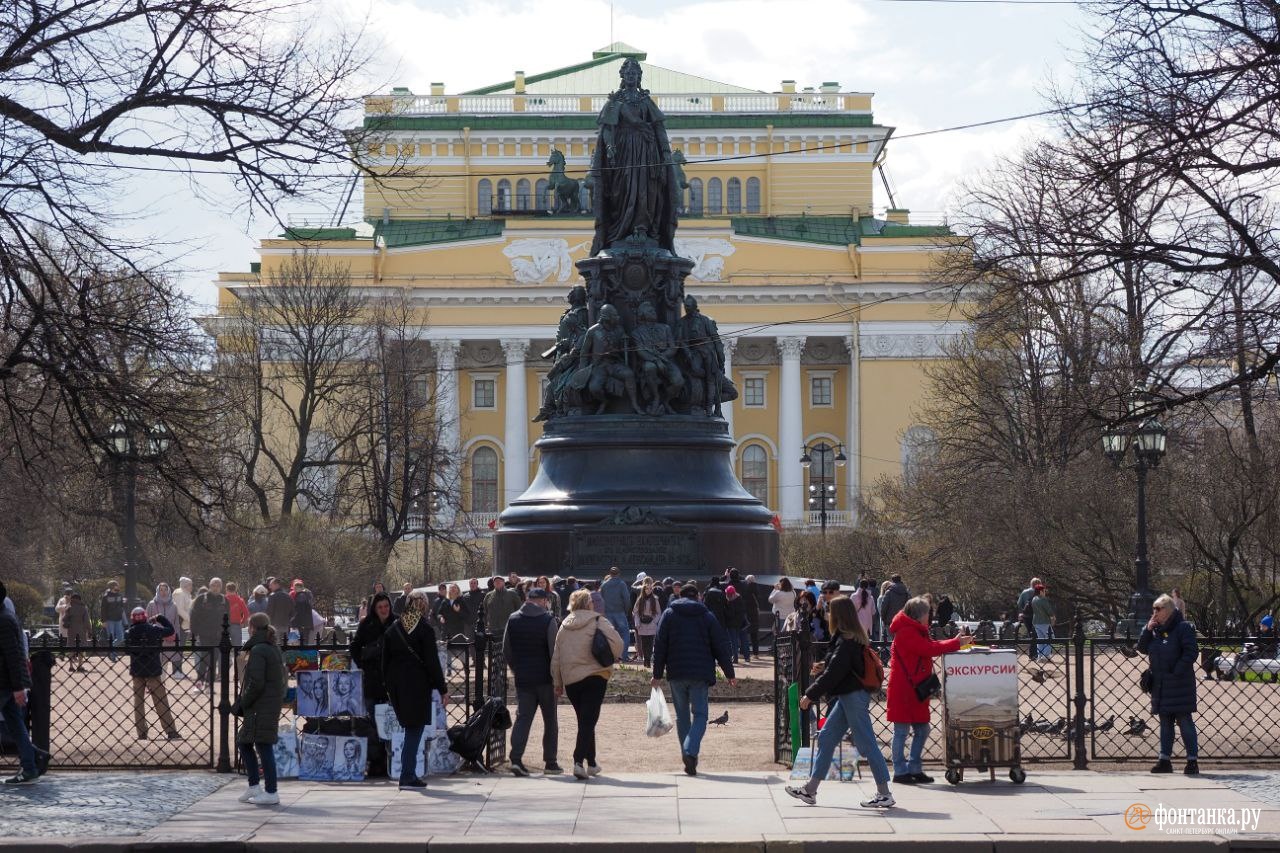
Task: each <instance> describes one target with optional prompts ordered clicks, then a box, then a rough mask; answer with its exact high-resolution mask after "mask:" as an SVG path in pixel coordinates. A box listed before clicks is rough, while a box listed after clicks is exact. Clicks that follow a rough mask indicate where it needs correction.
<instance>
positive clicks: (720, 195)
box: [707, 178, 724, 216]
mask: <svg viewBox="0 0 1280 853" xmlns="http://www.w3.org/2000/svg"><path fill="white" fill-rule="evenodd" d="M723 204H724V185H723V184H721V183H720V179H719V178H712V179H711V180H709V181H707V213H709V214H710V215H712V216H715V215H716V214H717V213H719V212H720V207H721V206H722V205H723Z"/></svg>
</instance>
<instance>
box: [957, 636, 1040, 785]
mask: <svg viewBox="0 0 1280 853" xmlns="http://www.w3.org/2000/svg"><path fill="white" fill-rule="evenodd" d="M942 716H943V731H944V733H945V738H944V740H945V753H944V763H945V764H946V777H947V781H948V782H950V783H951V784H952V785H958V784H960V782H961V780H963V779H964V771H965V769H966V768H970V767H972V768H974V769H975V770H977V771H978V772H979V773H988V772H989V773H990V774H991V779H993V780H994V779H995V778H996V769H997V768H1005V767H1007V768H1009V778H1010V779H1012V780H1013V781H1014V782H1016V783H1018V784H1019V785H1020V784H1022V783H1023V782H1025V781H1026V779H1027V774H1026V771H1024V770H1023V769H1022V734H1021V731H1020V729H1019V726H1018V654H1017V652H1016V651H1015V650H1014V649H983V648H970V649H966V650H965V651H962V652H955V653H953V654H949V655H943V656H942Z"/></svg>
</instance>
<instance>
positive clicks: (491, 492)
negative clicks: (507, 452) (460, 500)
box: [471, 447, 498, 512]
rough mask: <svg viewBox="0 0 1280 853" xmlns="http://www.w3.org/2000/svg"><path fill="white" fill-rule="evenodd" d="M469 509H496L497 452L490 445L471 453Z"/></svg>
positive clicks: (488, 510)
mask: <svg viewBox="0 0 1280 853" xmlns="http://www.w3.org/2000/svg"><path fill="white" fill-rule="evenodd" d="M471 511H472V512H497V511H498V453H497V451H495V450H494V449H493V448H492V447H477V448H476V450H475V452H474V453H472V454H471Z"/></svg>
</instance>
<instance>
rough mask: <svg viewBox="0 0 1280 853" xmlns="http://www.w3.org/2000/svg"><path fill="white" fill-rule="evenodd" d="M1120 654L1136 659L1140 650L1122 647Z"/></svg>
mask: <svg viewBox="0 0 1280 853" xmlns="http://www.w3.org/2000/svg"><path fill="white" fill-rule="evenodd" d="M1120 654H1122V655H1124V656H1125V657H1127V658H1136V657H1137V656H1138V650H1137V649H1135V648H1133V647H1132V646H1121V647H1120Z"/></svg>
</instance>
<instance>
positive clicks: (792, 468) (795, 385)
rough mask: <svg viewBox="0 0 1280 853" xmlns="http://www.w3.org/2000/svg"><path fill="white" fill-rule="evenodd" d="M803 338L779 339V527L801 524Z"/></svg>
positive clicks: (802, 519) (802, 497)
mask: <svg viewBox="0 0 1280 853" xmlns="http://www.w3.org/2000/svg"><path fill="white" fill-rule="evenodd" d="M803 350H804V338H803V337H785V338H778V353H779V354H780V355H781V356H782V387H781V388H780V389H779V392H780V393H779V395H778V504H779V509H780V510H781V511H782V513H781V514H782V523H783V524H786V523H787V522H791V523H793V524H798V523H800V522H802V521H804V518H805V514H804V469H803V468H801V467H800V456H801V454H802V453H803V452H804V447H803V445H804V393H803V389H802V387H801V384H800V353H801V352H802V351H803Z"/></svg>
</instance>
